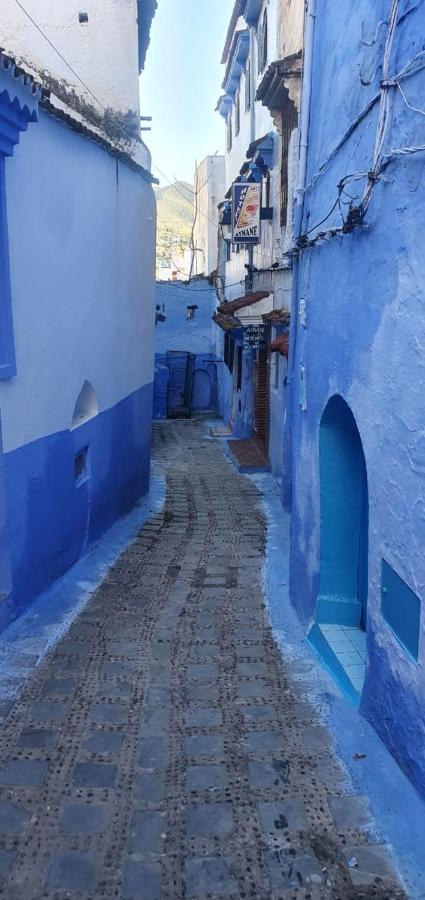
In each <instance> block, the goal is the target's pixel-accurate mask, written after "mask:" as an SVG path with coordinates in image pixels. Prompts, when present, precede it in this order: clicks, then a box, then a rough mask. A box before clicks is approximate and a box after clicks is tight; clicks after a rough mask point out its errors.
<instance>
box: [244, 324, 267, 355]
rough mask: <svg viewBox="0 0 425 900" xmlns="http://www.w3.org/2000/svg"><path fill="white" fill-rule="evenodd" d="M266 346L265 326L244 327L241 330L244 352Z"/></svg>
mask: <svg viewBox="0 0 425 900" xmlns="http://www.w3.org/2000/svg"><path fill="white" fill-rule="evenodd" d="M265 345H266V326H265V325H245V327H244V330H243V346H244V350H258V349H261V348H262V347H265Z"/></svg>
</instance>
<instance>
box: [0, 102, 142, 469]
mask: <svg viewBox="0 0 425 900" xmlns="http://www.w3.org/2000/svg"><path fill="white" fill-rule="evenodd" d="M46 186H50V187H46ZM6 191H7V202H8V221H9V245H10V246H9V250H10V274H11V288H12V298H13V320H14V331H15V344H16V357H17V370H18V377H17V378H15V379H11V380H10V381H8V382H2V383H1V384H0V404H1V408H2V424H3V442H4V450H5V452H9V451H10V450H13V449H15V448H16V447H19V446H22V445H23V444H26V443H28V442H30V441H33V440H36V439H38V438H40V437H43V436H45V435H47V434H53V433H55V432H57V431H61V430H63V429H67V428H69V427H70V424H71V420H72V415H73V410H74V406H75V403H76V400H77V397H78V394H79V392H80V390H81V388H82V386H83V383H84V381H85V380H87V381H89V382H90V384H91V385H92V386H93V388H94V390H95V393H96V397H97V400H98V404H99V408H100V410H105V409H108V408H110V407H112V406H114V405H115V404H116V403H118V402H119V401H120V400H122V399H123V398H124V397H126V396H128V395H130V394H132V393H133V392H134V391H136V390H137V389H138V388H140V387H142V386H143V385H145V384H148V383H149V382H151V380H152V367H153V342H154V279H153V272H154V245H155V218H156V211H155V198H154V194H153V191H152V188H151V186H150V185H149V184H148V183H147V182H146V181H145V180H144V178H143V177H142V176H141V175H140V174H138V173H137V172H135V171H132V170H131V169H130V168H128V167H127V166H125V165H123V164H122V163H120V162H118V161H117V160H116V159H115V158H114V157H112V156H110V155H109V154H108V153H106V152H104V151H103V150H100V149H99V148H98V147H97V146H96V145H95V144H94V143H92V142H91V141H89V140H87V139H86V138H84V137H81V136H79V135H77V134H75V133H74V132H73V131H71V130H69V129H68V128H66V127H64V126H63V125H62V124H61V123H58V122H56V121H55V120H54V119H52V118H51V117H49V116H47V115H46V114H45V113H43V112H41V113H40V122H39V123H38V124H37V125H33V126H32V127H31V128H30V129H29V130H28V133H27V134H26V135H25V136H24V138H23V139H22V141H21V143H20V145H19V146H18V147H17V148H16V150H15V156H14V157H12V158H10V159H8V160H7V161H6ZM28 335H31V340H29V339H28Z"/></svg>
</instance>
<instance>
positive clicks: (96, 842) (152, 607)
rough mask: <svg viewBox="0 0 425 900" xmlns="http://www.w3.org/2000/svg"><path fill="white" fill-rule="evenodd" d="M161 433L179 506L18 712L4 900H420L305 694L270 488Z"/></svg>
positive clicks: (5, 805) (43, 671) (216, 454)
mask: <svg viewBox="0 0 425 900" xmlns="http://www.w3.org/2000/svg"><path fill="white" fill-rule="evenodd" d="M154 435H155V437H154V445H155V458H156V460H157V463H158V464H159V465H160V466H161V467H162V468H163V471H164V474H165V476H166V480H167V497H166V504H165V507H164V509H163V511H162V512H161V513H160V514H158V515H157V516H156V517H155V518H153V519H151V520H150V522H148V523H147V525H146V526H145V527H144V528H143V529H142V530H141V532H140V534H139V536H138V538H137V540H136V541H135V543H134V544H133V545H132V546H131V547H130V548H129V549H128V551H127V552H125V553H124V554H123V555H122V556H121V558H120V559H119V561H118V563H117V564H116V565H115V566H114V568H113V569H111V571H110V572H109V574H108V576H107V577H106V579H105V580H104V582H103V583H102V585H101V586H100V588H99V589H98V590H97V591H96V593H95V594H94V595H93V597H92V599H91V601H90V602H89V603H88V605H87V606H86V607H85V609H84V611H83V612H82V613H81V614H80V615H79V617H78V618H77V619H76V620H75V622H74V623H73V625H72V627H71V628H70V630H69V632H68V634H67V636H66V638H65V639H64V640H63V641H62V642H61V643H60V644H58V645H57V646H56V648H55V649H54V650H53V651H52V652H51V654H50V656H49V657H48V658H47V659H46V660H45V662H44V663H43V664H42V665H41V666H40V668H39V669H38V670H37V671H36V672H35V674H34V675H33V677H32V678H31V679H30V681H29V683H28V684H27V686H26V688H25V690H24V692H23V693H22V695H21V697H20V698H19V700H17V701H16V702H15V703H14V705H12V706H11V709H10V710H9V709H7V708H5V709H4V710H3V712H4V713H7V715H5V719H4V723H3V726H2V730H1V748H0V752H1V760H0V842H1V843H0V848H1V849H0V877H1V889H0V894H1V896H3V897H5V898H7V900H29V898H49V900H53V898H57V900H63V898H65V897H72V898H73V897H77V898H80V900H89V898H93V900H94V898H96V900H97V898H111V900H112V898H119V900H159V898H161V900H180V898H186V897H187V898H204V897H207V896H214V897H217V898H219V897H222V898H228V897H230V898H249V897H251V898H279V897H282V898H285V900H289V898H294V900H295V898H296V900H301V898H304V900H319V898H335V900H336V898H339V900H354V898H372V897H373V898H381V900H384V898H385V900H389V898H395V897H403V896H404V894H403V892H402V891H401V890H400V889H398V888H397V885H396V883H395V881H393V880H392V868H391V862H390V859H389V855H388V852H387V849H386V847H385V846H384V845H380V844H378V843H377V841H376V837H374V835H373V833H369V834H368V830H367V826H368V823H369V815H370V812H369V809H368V804H367V801H366V799H365V798H362V797H355V796H349V795H345V794H344V793H343V790H344V789H343V786H342V785H343V781H344V777H343V773H342V770H341V769H340V767H339V763H338V760H337V759H336V757H335V756H334V752H333V749H332V744H331V740H330V738H329V735H328V733H327V731H326V729H325V728H324V727H323V726H322V725H321V724H320V723H319V722H318V720H317V719H316V714H315V712H314V710H313V709H312V708H311V707H309V706H308V704H307V703H305V702H304V703H303V702H301V701H300V699H299V697H297V696H296V695H295V694H294V693H293V692H292V691H291V690H290V687H289V681H288V678H287V674H286V672H285V660H283V662H282V661H281V658H280V654H279V653H278V651H277V648H276V646H275V644H274V641H273V637H272V633H271V630H270V629H269V627H268V624H267V621H266V614H265V601H264V597H263V594H262V580H261V569H262V563H263V558H264V546H265V522H264V520H263V518H262V514H261V513H260V511H259V508H258V505H257V499H258V494H257V490H256V488H255V486H254V485H253V483H252V482H251V481H250V480H249V479H248V478H246V477H243V476H239V475H238V474H236V472H235V470H234V469H233V468H232V467H231V465H230V464H229V463H228V462H227V460H226V458H225V456H224V454H223V449H222V445H221V443H220V441H219V440H214V439H211V438H209V437H208V431H207V428H206V425H205V424H204V423H203V422H202V421H200V422H196V421H195V422H181V423H170V422H166V423H162V424H160V425H158V426H156V427H155V432H154ZM368 841H370V844H369V845H368ZM349 862H351V867H350V866H349V864H348V863H349Z"/></svg>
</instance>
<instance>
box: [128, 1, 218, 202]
mask: <svg viewBox="0 0 425 900" xmlns="http://www.w3.org/2000/svg"><path fill="white" fill-rule="evenodd" d="M233 5H234V4H233V0H158V9H157V11H156V15H155V18H154V20H153V24H152V31H151V42H150V45H149V49H148V54H147V58H146V66H145V71H144V72H143V73H142V76H141V79H140V89H141V91H140V92H141V115H144V116H152V123H151V124H152V131H150V132H149V131H147V132H146V133H144V134H143V139H144V141H145V143H146V144H147V145H148V147H149V149H150V151H151V153H152V169H153V173H154V174H155V175H156V176H157V177H158V178H159V179H160V181H161V185H162V186H165V185H166V184H167V180H166V179H165V178H164V177H162V176H161V175H160V174H159V172H158V170H157V169H155V166H157V167H158V169H161V170H162V172H163V173H164V174H165V175H166V176H167V179H169V181H172V182H173V181H175V180H182V181H187V182H189V183H190V184H192V183H193V180H194V168H195V159H196V160H197V161H198V162H201V160H202V159H203V158H204V157H205V156H207V155H208V154H211V155H212V154H214V153H215V152H216V151H219V152H220V153H222V152H223V145H224V123H223V119H222V118H221V116H220V115H219V114H218V112H215V111H214V110H215V107H216V104H217V100H218V98H219V96H220V93H221V82H222V80H223V74H224V73H223V68H222V66H221V65H220V59H221V55H222V52H223V47H224V41H225V37H226V31H227V26H228V24H229V21H230V16H231V13H232V9H233ZM143 124H144V123H143V122H142V125H143ZM145 124H146V123H145ZM147 124H150V123H147Z"/></svg>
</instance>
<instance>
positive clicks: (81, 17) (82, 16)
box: [78, 11, 89, 25]
mask: <svg viewBox="0 0 425 900" xmlns="http://www.w3.org/2000/svg"><path fill="white" fill-rule="evenodd" d="M78 21H79V23H80V25H87V24H88V21H89V14H88V13H87V12H84V11H83V12H79V13H78Z"/></svg>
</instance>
